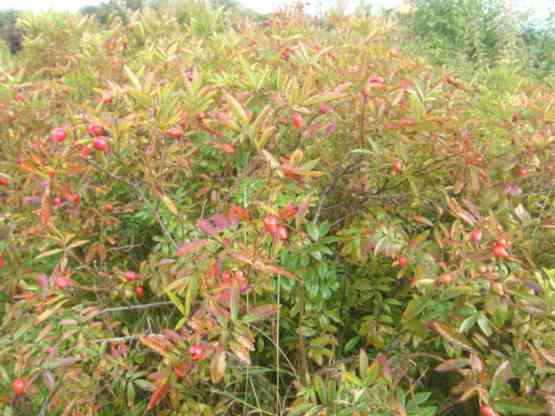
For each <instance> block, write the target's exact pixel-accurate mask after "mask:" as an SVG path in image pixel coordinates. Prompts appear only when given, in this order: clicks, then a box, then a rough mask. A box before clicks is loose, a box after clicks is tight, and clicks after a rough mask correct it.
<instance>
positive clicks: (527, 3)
mask: <svg viewBox="0 0 555 416" xmlns="http://www.w3.org/2000/svg"><path fill="white" fill-rule="evenodd" d="M309 1H310V3H311V5H312V7H316V8H317V9H319V10H321V9H322V8H323V7H322V6H329V5H335V4H336V1H335V0H309ZM401 1H402V0H366V3H367V4H372V6H373V9H375V10H377V9H380V8H381V7H385V8H390V7H396V6H398V5H399V4H400V3H401ZM509 1H510V3H512V4H514V5H515V6H516V7H517V8H519V9H524V10H526V9H528V10H531V11H533V12H534V13H535V15H537V16H538V17H545V16H547V14H548V12H549V10H550V9H555V0H509ZM100 2H101V0H0V9H3V8H5V9H10V8H13V9H20V10H33V11H40V10H46V9H55V10H73V11H74V10H79V9H80V8H81V7H83V6H89V5H95V4H99V3H100ZM239 2H240V3H242V4H243V5H244V6H246V7H249V8H251V9H254V10H257V11H259V12H262V13H268V12H272V11H275V10H276V9H278V8H279V7H280V6H281V5H283V4H284V3H291V2H294V0H239ZM358 2H359V0H349V4H350V6H351V7H354V6H356V5H357V4H358ZM324 8H325V7H324Z"/></svg>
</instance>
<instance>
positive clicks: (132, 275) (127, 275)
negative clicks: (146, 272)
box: [123, 271, 139, 282]
mask: <svg viewBox="0 0 555 416" xmlns="http://www.w3.org/2000/svg"><path fill="white" fill-rule="evenodd" d="M123 277H125V280H127V281H128V282H132V281H134V280H137V279H138V278H139V275H138V274H137V273H135V272H132V271H128V272H125V273H124V274H123Z"/></svg>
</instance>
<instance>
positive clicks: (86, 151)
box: [81, 146, 91, 159]
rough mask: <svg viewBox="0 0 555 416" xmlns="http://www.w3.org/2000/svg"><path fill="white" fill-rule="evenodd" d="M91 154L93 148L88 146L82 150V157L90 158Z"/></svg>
mask: <svg viewBox="0 0 555 416" xmlns="http://www.w3.org/2000/svg"><path fill="white" fill-rule="evenodd" d="M90 155H91V148H90V147H88V146H85V147H83V150H82V151H81V159H88V158H89V156H90Z"/></svg>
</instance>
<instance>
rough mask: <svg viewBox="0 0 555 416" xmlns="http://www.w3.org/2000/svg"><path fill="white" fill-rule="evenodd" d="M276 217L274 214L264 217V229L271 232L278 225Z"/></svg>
mask: <svg viewBox="0 0 555 416" xmlns="http://www.w3.org/2000/svg"><path fill="white" fill-rule="evenodd" d="M278 222H279V221H278V218H277V217H276V216H274V215H269V216H267V217H266V218H264V229H265V230H266V231H268V232H269V233H273V232H274V231H275V230H276V227H277V226H278Z"/></svg>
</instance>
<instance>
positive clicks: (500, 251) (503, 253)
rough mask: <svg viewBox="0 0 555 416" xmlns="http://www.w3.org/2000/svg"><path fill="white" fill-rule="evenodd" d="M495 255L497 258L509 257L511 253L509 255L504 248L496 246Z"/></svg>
mask: <svg viewBox="0 0 555 416" xmlns="http://www.w3.org/2000/svg"><path fill="white" fill-rule="evenodd" d="M493 255H494V256H495V257H497V258H505V257H509V253H507V250H506V249H505V247H503V246H495V248H494V249H493Z"/></svg>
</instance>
